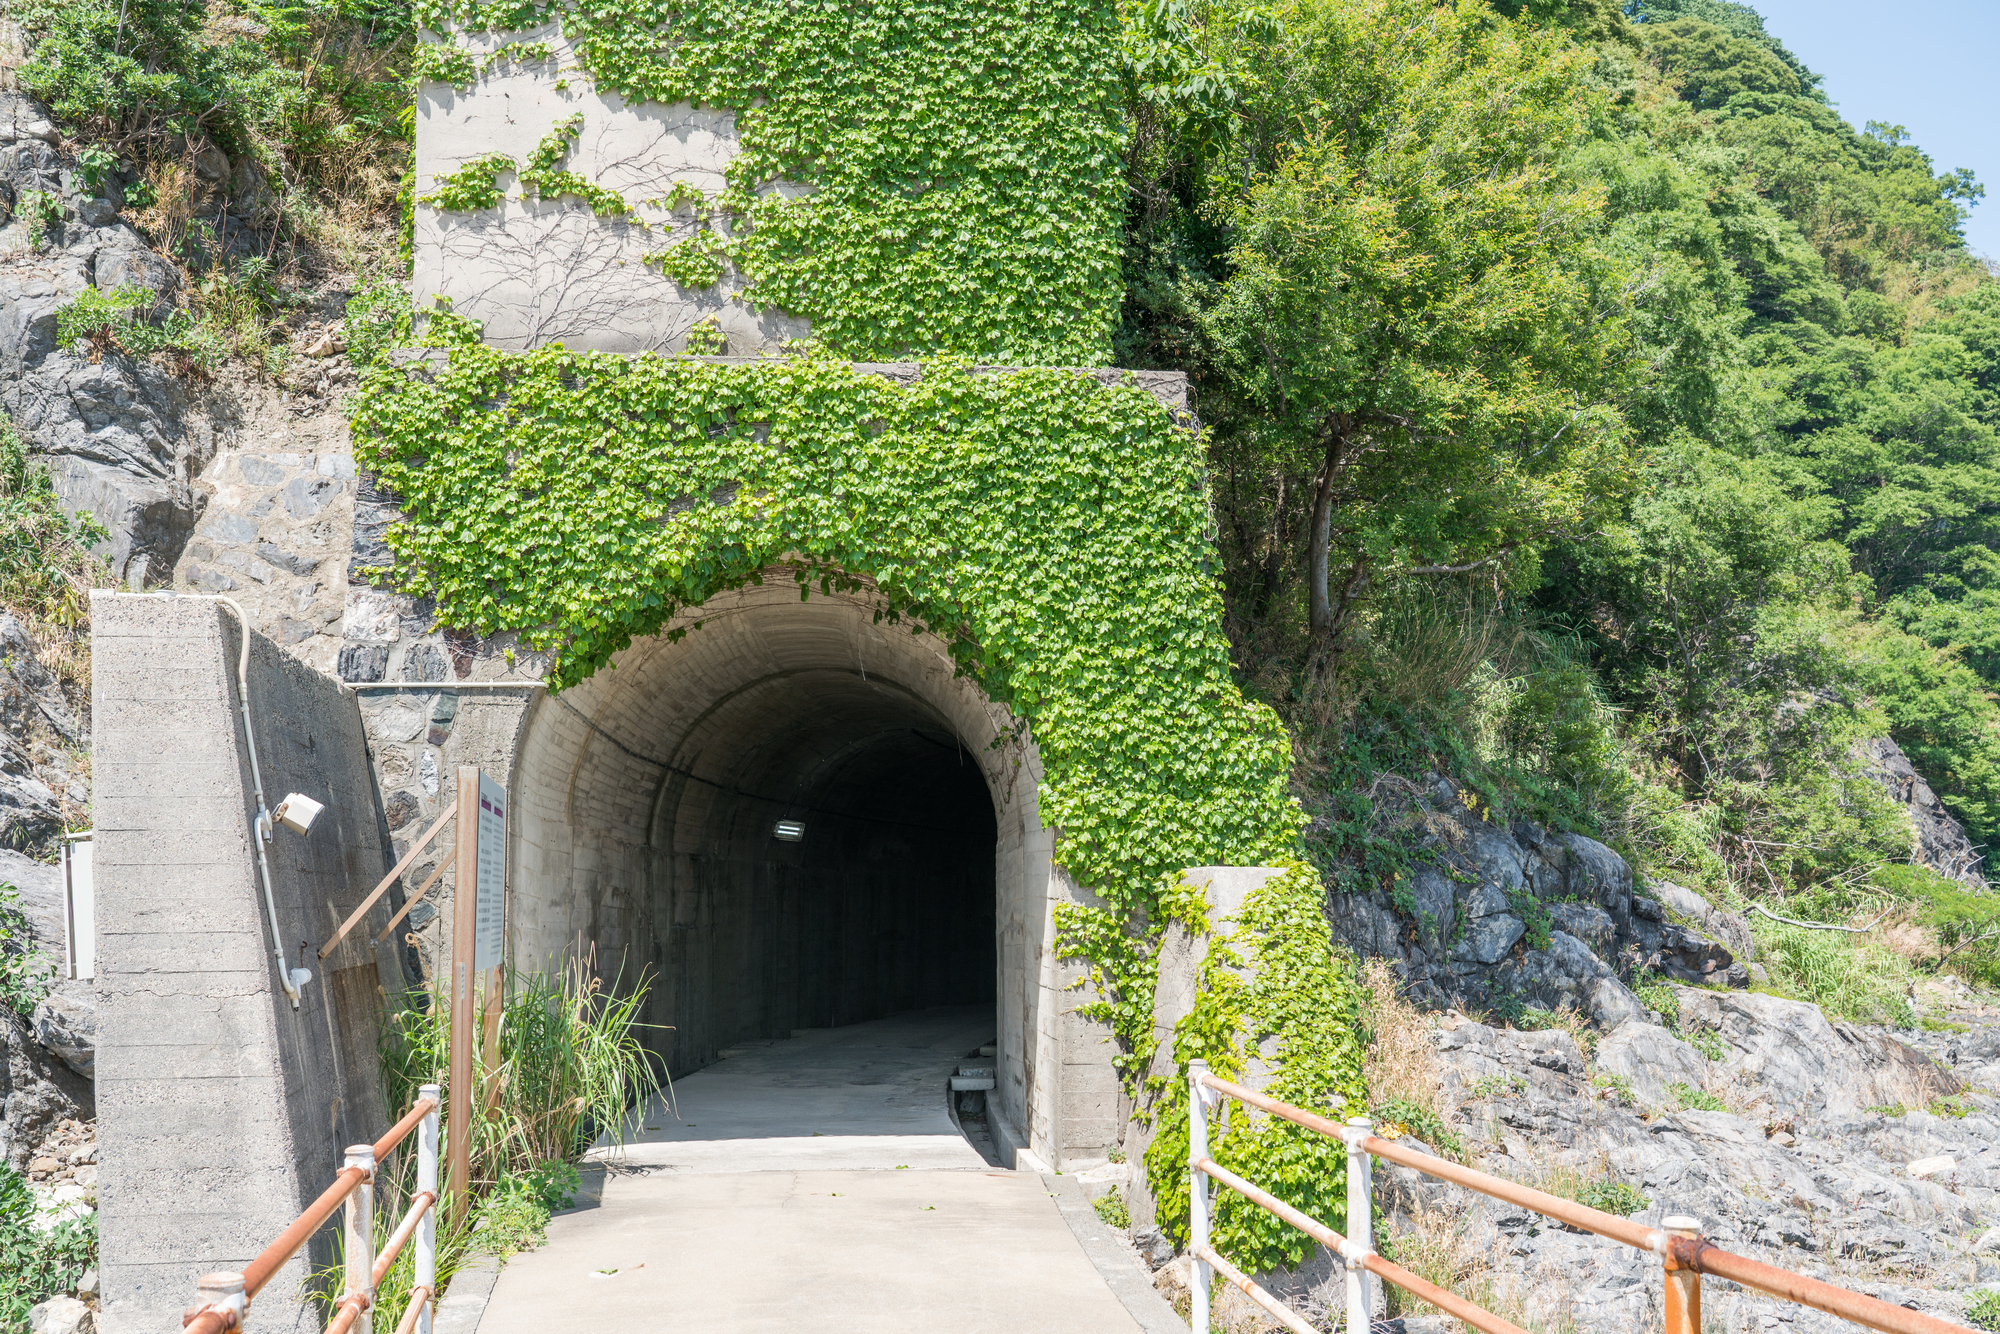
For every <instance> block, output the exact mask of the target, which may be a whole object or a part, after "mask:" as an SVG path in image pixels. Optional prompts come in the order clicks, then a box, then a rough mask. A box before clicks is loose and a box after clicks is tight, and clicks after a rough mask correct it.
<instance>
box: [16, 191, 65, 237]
mask: <svg viewBox="0 0 2000 1334" xmlns="http://www.w3.org/2000/svg"><path fill="white" fill-rule="evenodd" d="M16 207H17V208H18V209H19V210H20V213H21V216H22V217H23V218H26V219H27V220H28V221H29V222H31V223H33V224H34V225H35V228H36V232H37V235H36V236H35V245H36V246H37V248H39V247H40V246H41V245H43V244H44V243H46V242H47V241H48V239H49V237H50V235H51V234H52V233H54V232H55V231H56V229H57V228H59V227H61V226H62V218H63V208H62V200H61V198H59V197H58V196H56V195H53V194H51V193H50V192H48V191H47V190H23V191H21V195H20V198H19V200H17V201H16Z"/></svg>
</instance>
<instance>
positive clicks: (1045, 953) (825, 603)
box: [509, 570, 1123, 1164]
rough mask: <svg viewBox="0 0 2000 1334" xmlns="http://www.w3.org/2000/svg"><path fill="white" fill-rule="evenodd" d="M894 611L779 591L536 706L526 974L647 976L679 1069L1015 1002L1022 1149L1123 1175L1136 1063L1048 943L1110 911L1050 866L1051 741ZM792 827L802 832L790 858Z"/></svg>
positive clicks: (787, 586) (519, 874)
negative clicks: (1041, 797) (1044, 755)
mask: <svg viewBox="0 0 2000 1334" xmlns="http://www.w3.org/2000/svg"><path fill="white" fill-rule="evenodd" d="M880 605H881V604H880V600H879V598H878V597H876V596H875V595H874V594H873V590H872V589H865V588H864V589H863V590H861V591H860V592H857V593H848V594H830V595H823V594H821V593H819V592H817V591H814V592H813V593H812V595H811V596H810V597H808V598H806V599H805V600H803V601H802V600H801V598H800V594H799V589H798V586H797V584H796V583H795V582H794V581H793V580H792V579H791V578H790V577H789V572H788V571H783V570H774V571H769V572H767V573H766V576H765V582H764V583H763V584H762V585H751V586H746V587H743V588H740V589H737V590H734V591H731V592H728V593H725V594H722V595H720V596H718V597H717V598H715V599H713V600H711V601H710V602H709V603H708V604H706V605H704V606H703V607H701V608H698V609H695V610H692V611H690V612H688V613H685V614H684V615H683V616H682V617H680V618H679V619H678V620H677V621H676V622H675V626H674V628H684V629H686V630H687V633H686V634H685V635H684V636H682V637H681V638H679V639H677V640H675V639H670V638H669V637H668V635H666V634H661V635H656V636H653V637H652V638H649V639H646V640H643V641H640V642H637V643H634V644H633V645H632V646H631V647H630V648H628V649H627V650H625V651H624V652H623V653H621V654H620V655H619V656H618V657H617V659H616V660H615V661H614V663H613V665H612V666H611V667H610V668H607V669H606V670H604V671H602V672H599V673H598V674H597V675H596V676H594V677H592V678H591V679H590V680H588V681H586V682H584V683H583V684H581V685H579V686H577V687H574V688H573V689H571V690H569V691H567V692H565V693H564V694H563V695H561V696H560V697H547V698H543V699H541V700H539V701H538V702H537V704H536V705H535V707H534V709H533V710H532V712H531V713H530V715H529V717H528V718H527V719H526V721H525V725H524V727H523V729H522V731H521V734H520V740H519V743H518V747H517V750H516V755H515V761H514V765H513V768H512V773H511V774H510V777H509V787H510V788H511V789H512V797H513V813H514V818H513V822H512V827H511V831H510V853H509V860H510V872H509V881H510V887H511V896H512V897H511V907H510V923H509V930H510V944H511V950H512V954H513V958H514V961H515V963H516V965H517V966H520V967H523V968H535V967H545V966H549V965H551V964H553V963H556V962H558V961H561V960H563V959H565V958H567V957H571V956H574V955H576V954H577V953H578V952H580V951H581V952H586V953H588V952H594V955H595V959H596V963H597V966H598V968H599V969H600V971H601V972H602V973H603V975H604V976H606V977H607V978H608V977H611V976H613V975H621V974H622V976H623V977H625V978H626V979H628V980H629V979H630V978H632V977H634V976H636V975H637V974H638V973H639V972H640V970H642V969H643V970H646V971H647V972H649V973H650V974H651V976H652V978H653V981H652V983H651V992H650V997H651V999H650V1000H649V1005H648V1014H647V1018H648V1021H649V1022H651V1023H654V1024H659V1025H662V1026H671V1027H670V1029H669V1028H666V1027H663V1028H662V1029H660V1030H657V1031H656V1036H655V1042H656V1044H657V1046H656V1049H657V1050H658V1051H659V1052H660V1054H661V1055H662V1057H663V1058H664V1059H665V1060H666V1062H667V1065H668V1068H669V1069H670V1070H672V1071H673V1073H675V1074H680V1073H684V1072H686V1071H688V1070H692V1069H697V1068H700V1067H701V1066H703V1065H705V1064H708V1063H709V1062H711V1061H713V1060H715V1059H717V1055H718V1053H719V1052H721V1051H723V1050H725V1049H727V1048H728V1047H729V1046H730V1044H732V1043H736V1042H741V1041H745V1040H750V1039H755V1038H763V1037H785V1036H789V1034H790V1031H791V1030H792V1029H794V1028H798V1029H804V1028H818V1027H824V1026H826V1025H827V1024H829V1023H834V1024H838V1023H845V1022H856V1021H859V1020H861V1019H866V1018H873V1017H879V1016H880V1015H881V1014H885V1013H891V1012H895V1011H897V1010H899V1009H909V1008H921V1007H923V1006H924V1005H926V1004H946V1003H964V1002H965V1001H966V1000H967V999H969V998H973V997H977V998H978V999H980V1000H981V1001H983V1000H985V999H986V998H989V997H990V998H991V1001H992V1003H993V1005H994V1029H993V1032H994V1037H995V1040H996V1045H997V1048H998V1050H997V1055H996V1063H997V1065H998V1067H999V1068H998V1069H997V1070H996V1077H997V1079H998V1085H999V1086H998V1089H997V1091H996V1096H995V1099H994V1106H993V1110H994V1111H995V1112H996V1113H997V1114H998V1120H999V1121H1000V1122H1001V1123H1002V1126H1001V1129H1002V1132H1003V1137H1011V1138H1012V1139H1014V1140H1015V1142H1016V1144H1017V1145H1018V1146H1020V1147H1030V1146H1031V1147H1032V1148H1033V1150H1034V1151H1035V1152H1036V1153H1037V1154H1039V1155H1040V1156H1041V1157H1043V1158H1044V1159H1046V1160H1048V1161H1050V1162H1054V1163H1057V1164H1061V1163H1062V1162H1064V1161H1078V1160H1083V1159H1101V1158H1102V1157H1103V1156H1104V1155H1105V1153H1106V1151H1107V1150H1108V1149H1109V1148H1110V1147H1111V1146H1112V1145H1113V1143H1114V1142H1115V1139H1116V1136H1117V1133H1118V1127H1119V1125H1120V1124H1121V1123H1122V1120H1123V1117H1122V1115H1121V1112H1122V1109H1121V1108H1120V1106H1119V1094H1118V1085H1117V1081H1116V1078H1115V1076H1114V1074H1113V1072H1112V1068H1111V1065H1110V1058H1111V1055H1112V1053H1113V1049H1112V1048H1111V1047H1110V1046H1109V1045H1108V1044H1107V1043H1106V1042H1105V1041H1104V1039H1105V1037H1106V1032H1105V1031H1104V1029H1103V1027H1102V1026H1101V1025H1095V1024H1089V1023H1086V1022H1085V1021H1083V1020H1081V1019H1080V1018H1078V1017H1077V1016H1076V1015H1075V1014H1074V1013H1073V1011H1074V1008H1075V1006H1076V1005H1077V1004H1078V1002H1079V1001H1080V1000H1082V999H1084V996H1083V995H1082V994H1081V993H1079V992H1077V991H1069V990H1066V988H1067V987H1068V985H1069V984H1070V983H1071V982H1073V981H1074V980H1075V970H1074V969H1072V968H1069V967H1067V966H1065V965H1062V964H1061V963H1060V962H1059V961H1058V960H1056V959H1055V957H1054V954H1053V950H1052V948H1051V946H1052V938H1053V923H1052V911H1053V908H1054V906H1055V904H1057V903H1059V902H1064V901H1077V900H1081V899H1083V898H1085V897H1086V896H1083V895H1081V894H1080V893H1079V892H1078V891H1077V890H1076V889H1075V887H1074V886H1073V885H1072V884H1071V883H1070V881H1069V880H1068V877H1067V876H1065V875H1064V874H1063V873H1062V871H1061V870H1060V869H1059V868H1057V867H1056V866H1055V865H1054V864H1053V859H1052V853H1053V848H1054V838H1053V835H1052V833H1051V832H1050V831H1048V830H1045V829H1043V828H1042V827H1041V820H1040V818H1039V814H1038V811H1037V802H1036V794H1037V789H1038V785H1039V782H1040V779H1041V765H1040V760H1039V757H1038V756H1037V755H1036V753H1035V748H1034V744H1033V740H1032V738H1031V737H1028V736H1027V735H1026V734H1025V731H1024V730H1021V729H1017V728H1016V727H1015V723H1014V719H1013V718H1012V717H1011V715H1010V714H1009V713H1008V711H1007V710H1006V709H1004V708H1002V707H1000V706H998V705H996V704H994V703H993V702H992V701H990V700H988V699H987V698H986V697H985V695H984V694H983V692H981V691H980V689H979V688H978V687H977V686H976V685H975V684H974V683H972V682H970V681H968V680H965V679H963V678H959V677H957V676H956V675H955V673H954V666H953V663H952V660H951V658H950V655H949V653H948V651H947V650H946V648H945V645H944V644H943V642H942V641H941V640H939V639H938V638H937V637H936V636H934V635H930V634H913V633H912V632H911V629H910V627H909V626H908V625H907V624H891V623H888V622H887V621H880V622H878V621H877V619H876V612H877V609H878V608H879V606H880ZM697 626H698V628H697ZM996 741H997V742H998V744H996ZM779 819H795V820H799V821H801V822H802V823H804V824H805V826H806V837H805V839H804V840H803V841H802V842H799V843H785V842H780V841H777V840H775V839H774V837H773V825H774V823H775V822H776V821H777V820H779ZM968 849H976V852H975V853H968V851H967V850H968ZM989 849H990V858H991V860H990V869H989V867H988V866H987V865H986V861H985V858H986V855H987V850H989ZM988 902H990V905H991V909H990V913H989V912H988V911H987V908H986V904H987V903H988ZM975 931H976V932H978V933H984V932H988V931H990V933H991V934H990V936H985V937H984V938H983V939H978V940H974V939H973V933H974V932H975ZM973 972H983V973H984V974H985V975H984V976H981V977H976V978H975V977H971V976H970V974H971V973H973ZM939 1096H943V1094H942V1091H940V1094H939Z"/></svg>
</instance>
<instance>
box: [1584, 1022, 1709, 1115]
mask: <svg viewBox="0 0 2000 1334" xmlns="http://www.w3.org/2000/svg"><path fill="white" fill-rule="evenodd" d="M1596 1060H1597V1069H1598V1071H1599V1072H1600V1073H1602V1074H1608V1075H1618V1076H1621V1077H1623V1078H1624V1079H1625V1081H1626V1082H1627V1083H1628V1084H1629V1085H1630V1086H1631V1089H1632V1092H1633V1094H1634V1095H1636V1096H1637V1097H1638V1099H1639V1101H1640V1102H1641V1103H1644V1104H1645V1105H1647V1106H1649V1107H1657V1106H1660V1105H1662V1104H1664V1103H1665V1102H1666V1101H1667V1098H1668V1089H1669V1088H1670V1087H1671V1086H1672V1085H1675V1084H1686V1085H1688V1086H1690V1087H1692V1088H1700V1087H1701V1085H1702V1081H1703V1080H1705V1079H1706V1078H1707V1077H1708V1058H1707V1057H1705V1056H1703V1055H1702V1054H1701V1053H1700V1052H1698V1051H1696V1050H1695V1049H1694V1048H1693V1047H1690V1046H1688V1044H1687V1043H1685V1042H1682V1041H1681V1040H1680V1039H1679V1038H1677V1037H1675V1036H1674V1035H1673V1034H1672V1033H1669V1032H1668V1031H1667V1030H1666V1029H1664V1028H1661V1027H1660V1026H1659V1025H1658V1024H1648V1023H1644V1022H1642V1021H1637V1020H1634V1021H1632V1022H1629V1023H1624V1024H1620V1025H1619V1026H1618V1027H1617V1028H1615V1029H1613V1030H1612V1031H1611V1032H1610V1033H1609V1034H1608V1035H1606V1037H1605V1038H1604V1039H1603V1041H1601V1042H1599V1043H1598V1044H1597V1057H1596Z"/></svg>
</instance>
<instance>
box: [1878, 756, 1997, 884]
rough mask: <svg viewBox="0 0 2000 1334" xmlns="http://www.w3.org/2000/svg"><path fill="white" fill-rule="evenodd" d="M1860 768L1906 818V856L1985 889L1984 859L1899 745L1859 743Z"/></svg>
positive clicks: (1952, 877)
mask: <svg viewBox="0 0 2000 1334" xmlns="http://www.w3.org/2000/svg"><path fill="white" fill-rule="evenodd" d="M1860 750H1861V763H1862V771H1863V772H1864V773H1866V774H1867V775H1868V776H1869V777H1870V778H1873V779H1874V780H1875V781H1876V782H1877V783H1880V784H1881V785H1882V790H1883V791H1884V792H1887V793H1888V794H1889V797H1890V799H1891V800H1893V801H1896V802H1898V803H1899V804H1900V805H1901V806H1902V807H1903V809H1904V810H1905V811H1906V812H1908V814H1909V817H1910V827H1911V833H1912V835H1913V842H1914V846H1913V847H1912V849H1911V855H1912V856H1913V857H1914V858H1915V859H1916V860H1917V861H1918V862H1920V863H1922V864H1923V865H1925V866H1928V867H1930V868H1931V869H1932V870H1933V871H1936V872H1937V873H1938V874H1939V875H1942V876H1947V877H1949V878H1951V879H1953V880H1958V881H1960V882H1962V883H1964V884H1966V885H1970V886H1971V887H1972V888H1974V889H1977V890H1981V891H1984V890H1985V888H1986V877H1985V876H1984V875H1983V874H1982V873H1981V866H1982V861H1983V859H1982V858H1981V857H1980V855H1979V850H1978V849H1977V848H1975V847H1973V845H1972V840H1971V839H1970V838H1967V837H1966V834H1965V826H1963V825H1961V824H1960V823H1959V822H1958V821H1957V819H1955V818H1954V817H1953V816H1952V814H1951V812H1950V811H1948V810H1946V809H1945V807H1944V803H1943V802H1941V801H1939V800H1938V797H1937V793H1935V792H1933V791H1931V786H1930V784H1929V783H1926V782H1925V781H1924V779H1923V775H1922V774H1919V773H1918V772H1917V771H1916V769H1915V768H1914V767H1912V766H1911V764H1910V760H1909V757H1908V756H1906V755H1904V754H1903V750H1902V747H1900V746H1898V745H1897V744H1896V743H1895V742H1894V741H1891V740H1890V739H1889V738H1888V737H1885V736H1884V737H1875V738H1874V739H1872V740H1869V741H1864V742H1863V743H1862V744H1861V747H1860Z"/></svg>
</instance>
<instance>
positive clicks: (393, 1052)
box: [383, 963, 659, 1191]
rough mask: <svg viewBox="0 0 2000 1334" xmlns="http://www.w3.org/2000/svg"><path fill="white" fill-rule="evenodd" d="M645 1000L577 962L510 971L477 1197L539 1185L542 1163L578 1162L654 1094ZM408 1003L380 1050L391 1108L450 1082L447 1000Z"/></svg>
mask: <svg viewBox="0 0 2000 1334" xmlns="http://www.w3.org/2000/svg"><path fill="white" fill-rule="evenodd" d="M645 996H646V986H645V983H644V982H641V984H640V985H639V986H638V987H636V988H634V989H633V991H631V992H630V993H628V994H625V995H618V994H614V993H612V992H609V991H606V990H605V989H604V988H603V986H602V984H601V983H600V981H599V979H598V978H597V977H596V976H595V975H594V974H592V973H590V972H589V971H588V969H587V968H586V967H585V966H584V965H583V964H581V963H578V964H575V965H572V966H571V967H570V968H568V969H565V970H564V971H562V972H560V973H556V974H549V973H519V972H513V971H511V970H510V971H509V973H508V979H507V997H506V1000H505V1001H504V1002H503V1005H504V1010H503V1015H502V1019H501V1024H500V1068H499V1070H498V1071H497V1072H496V1073H494V1074H493V1075H491V1076H490V1077H491V1078H494V1079H496V1080H497V1082H498V1088H499V1092H498V1093H497V1095H496V1096H495V1097H494V1099H493V1101H492V1102H491V1104H490V1105H487V1106H482V1107H481V1108H480V1111H479V1115H478V1116H477V1117H476V1118H475V1120H474V1122H473V1141H472V1155H471V1165H472V1179H473V1182H474V1185H475V1187H476V1188H477V1189H480V1190H482V1191H486V1190H493V1189H496V1188H498V1186H499V1185H500V1183H502V1182H503V1181H507V1180H510V1179H513V1180H521V1179H535V1180H540V1179H542V1178H537V1177H535V1174H536V1173H537V1172H545V1171H546V1170H547V1169H546V1168H545V1164H547V1163H549V1162H551V1161H556V1162H573V1161H575V1160H576V1158H577V1157H578V1156H580V1155H581V1154H582V1153H583V1151H584V1150H585V1149H587V1148H589V1147H590V1143H591V1141H592V1140H593V1139H595V1138H596V1137H597V1134H598V1132H599V1131H609V1132H611V1133H612V1134H614V1135H616V1134H617V1133H619V1128H620V1124H621V1122H622V1120H623V1118H624V1114H625V1113H626V1112H627V1111H628V1110H630V1109H631V1108H632V1107H634V1106H636V1105H639V1104H642V1103H643V1102H644V1101H645V1100H646V1099H647V1098H649V1097H651V1096H652V1095H653V1094H654V1093H655V1092H656V1091H657V1090H658V1087H659V1086H658V1083H657V1080H656V1077H655V1075H654V1072H653V1067H652V1065H651V1064H650V1062H649V1060H648V1057H647V1055H646V1052H645V1049H644V1048H643V1047H642V1046H641V1045H640V1043H639V1030H640V1028H642V1027H643V1026H644V1025H642V1024H641V1023H640V1022H639V1012H640V1007H641V1006H642V1005H643V1004H644V1003H645ZM412 1000H413V1003H411V1004H409V1005H407V1006H406V1007H405V1008H404V1009H402V1010H401V1011H400V1012H398V1013H397V1014H394V1015H392V1016H391V1017H390V1022H389V1025H388V1033H387V1037H386V1039H385V1042H384V1050H383V1062H384V1066H385V1069H386V1072H387V1075H388V1083H389V1087H390V1089H391V1091H392V1094H393V1097H394V1103H395V1105H397V1106H408V1105H409V1104H410V1103H412V1102H414V1101H415V1100H416V1096H417V1088H418V1086H419V1085H421V1084H424V1083H426V1082H431V1081H433V1080H435V1081H436V1082H437V1083H438V1084H440V1085H444V1084H446V1083H447V1053H448V1051H449V1049H450V1036H451V1031H450V1022H449V1019H448V1013H447V1012H448V1009H449V1006H448V1005H447V1004H446V998H445V997H444V996H442V995H440V994H438V993H436V992H419V993H415V996H414V997H413V998H412ZM446 1096H447V1097H450V1096H453V1092H452V1090H450V1089H449V1088H447V1089H446ZM537 1189H538V1190H540V1189H541V1188H540V1187H539V1186H538V1187H537Z"/></svg>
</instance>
